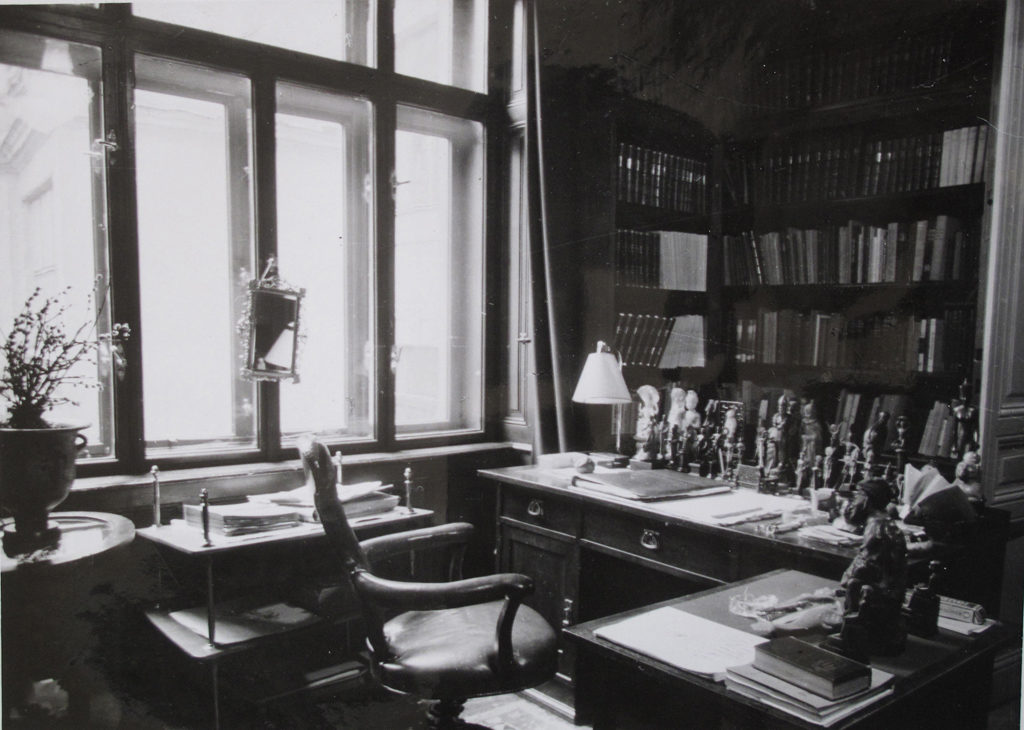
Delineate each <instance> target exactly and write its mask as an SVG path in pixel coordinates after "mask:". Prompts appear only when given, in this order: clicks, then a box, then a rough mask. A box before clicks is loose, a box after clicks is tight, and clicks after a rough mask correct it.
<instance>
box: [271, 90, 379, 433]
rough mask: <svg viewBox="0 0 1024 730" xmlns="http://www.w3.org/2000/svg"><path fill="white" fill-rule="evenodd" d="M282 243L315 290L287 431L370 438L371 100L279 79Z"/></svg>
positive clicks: (291, 272)
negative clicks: (281, 82)
mask: <svg viewBox="0 0 1024 730" xmlns="http://www.w3.org/2000/svg"><path fill="white" fill-rule="evenodd" d="M274 126H275V129H276V139H277V251H278V261H279V264H280V270H281V271H282V272H283V273H286V274H287V276H288V277H289V278H293V279H294V281H295V282H296V283H301V285H302V286H303V287H304V288H305V289H306V291H307V295H306V297H305V300H304V301H303V303H302V314H301V327H302V330H303V331H304V332H306V333H308V336H307V337H306V338H305V339H304V343H303V346H302V349H301V355H300V362H299V368H300V372H301V379H300V381H299V382H298V383H293V384H286V385H282V387H281V431H282V434H283V435H285V436H286V437H289V438H290V437H294V436H295V435H296V434H299V433H303V432H308V431H314V432H316V433H317V434H319V436H320V437H321V438H325V439H328V440H331V439H333V438H335V437H339V436H345V437H356V438H359V437H361V438H370V437H371V436H372V435H373V427H374V419H373V415H372V408H373V394H374V392H375V391H376V388H375V386H374V375H375V373H374V360H373V353H374V351H375V341H374V323H375V320H374V318H373V316H372V315H373V313H374V311H375V306H374V303H375V292H374V287H373V274H374V266H373V262H374V256H373V235H372V231H373V226H372V220H373V217H372V213H373V206H372V203H373V199H372V195H371V191H372V187H371V186H370V185H369V180H370V153H371V115H370V104H369V102H367V101H366V100H363V99H357V98H354V97H351V96H345V95H341V94H332V93H328V92H323V91H314V90H312V89H307V88H303V87H301V86H295V85H293V84H278V87H277V116H276V118H275V125H274Z"/></svg>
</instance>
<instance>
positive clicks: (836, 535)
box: [797, 525, 864, 547]
mask: <svg viewBox="0 0 1024 730" xmlns="http://www.w3.org/2000/svg"><path fill="white" fill-rule="evenodd" d="M797 534H798V535H800V537H807V538H810V539H811V540H818V541H819V542H827V543H828V544H829V545H838V546H840V547H853V546H854V545H860V544H861V543H862V542H864V537H863V536H862V535H855V534H853V533H852V532H847V531H846V530H840V529H839V528H838V527H833V526H832V525H807V526H806V527H801V528H800V529H799V530H798V531H797Z"/></svg>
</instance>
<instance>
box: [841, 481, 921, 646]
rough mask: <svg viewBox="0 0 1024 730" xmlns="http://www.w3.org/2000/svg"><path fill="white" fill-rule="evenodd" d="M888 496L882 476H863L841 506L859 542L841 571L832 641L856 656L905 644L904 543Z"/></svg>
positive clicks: (905, 549)
mask: <svg viewBox="0 0 1024 730" xmlns="http://www.w3.org/2000/svg"><path fill="white" fill-rule="evenodd" d="M890 494H891V491H890V487H889V484H888V483H886V482H885V481H884V480H882V479H867V480H864V481H862V482H860V483H859V484H858V485H857V490H856V492H855V494H854V496H853V498H852V499H851V500H850V502H849V503H848V504H847V505H846V507H845V508H844V509H843V518H844V519H845V520H846V522H847V523H848V524H849V525H852V526H853V527H855V528H857V529H858V530H861V531H863V535H864V542H863V544H862V545H861V548H860V550H859V551H858V552H857V555H856V556H855V557H854V558H853V561H852V562H851V563H850V566H849V567H848V568H847V569H846V572H845V573H843V578H842V581H841V584H842V588H843V591H844V593H845V600H844V612H843V628H842V629H841V631H840V633H839V635H838V638H837V639H833V642H834V643H835V647H834V648H836V649H839V650H840V651H842V652H843V653H845V654H848V655H850V656H853V657H859V658H862V659H863V658H866V657H867V656H870V655H874V654H878V655H883V656H893V655H895V654H899V653H900V652H902V651H903V648H904V646H905V643H906V633H907V631H906V621H905V619H904V617H903V614H902V606H903V602H904V598H905V595H904V594H905V589H906V583H907V543H906V539H905V538H904V537H903V533H902V531H900V529H899V527H898V526H897V525H896V522H895V521H894V520H893V519H892V518H891V517H890V516H889V513H888V510H887V507H888V504H889V498H890Z"/></svg>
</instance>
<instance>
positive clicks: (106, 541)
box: [0, 512, 135, 713]
mask: <svg viewBox="0 0 1024 730" xmlns="http://www.w3.org/2000/svg"><path fill="white" fill-rule="evenodd" d="M8 522H10V520H4V521H0V526H5V525H6V524H7V523H8ZM50 522H51V523H55V524H56V525H57V526H58V527H59V528H60V541H59V542H58V543H57V544H56V545H55V546H53V547H50V548H46V549H41V550H35V551H32V552H28V553H24V554H22V555H17V556H13V557H12V556H8V555H5V554H2V553H0V584H2V591H3V602H2V604H0V616H2V617H0V626H2V641H3V694H4V697H3V699H4V703H3V704H4V712H5V713H7V712H10V711H11V709H12V708H17V707H18V706H19V705H24V704H25V703H26V702H27V701H28V700H29V698H30V697H31V692H32V684H33V682H35V681H37V680H41V679H58V680H59V679H62V677H60V676H58V675H60V674H61V672H62V671H63V669H64V668H65V667H67V666H68V665H69V663H70V662H71V660H72V659H73V658H74V657H75V656H76V655H77V653H78V652H79V651H80V650H82V649H83V648H84V647H87V646H88V645H89V639H90V635H89V631H88V627H87V626H85V625H84V624H83V623H82V622H81V620H80V619H78V618H76V614H77V613H79V612H80V611H81V610H82V602H83V601H85V600H87V599H88V594H89V591H90V590H91V588H92V587H93V582H94V581H93V576H91V575H90V571H91V569H92V568H94V567H97V566H98V565H99V564H100V563H102V562H104V561H106V560H107V559H108V558H109V557H110V556H111V553H113V552H114V551H115V550H118V549H122V548H124V547H125V546H127V545H128V544H129V543H130V542H131V541H132V540H133V539H134V537H135V527H134V526H133V525H132V523H131V521H130V520H128V519H127V518H125V517H121V516H119V515H114V514H106V513H102V512H53V513H51V514H50ZM70 702H71V704H72V705H73V704H74V699H73V698H72V699H71V701H70Z"/></svg>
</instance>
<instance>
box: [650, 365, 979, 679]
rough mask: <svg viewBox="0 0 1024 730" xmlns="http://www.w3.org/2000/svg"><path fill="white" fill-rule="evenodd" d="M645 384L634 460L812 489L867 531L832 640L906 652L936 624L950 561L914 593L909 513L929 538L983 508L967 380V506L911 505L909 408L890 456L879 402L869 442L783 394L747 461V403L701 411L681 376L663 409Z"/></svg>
mask: <svg viewBox="0 0 1024 730" xmlns="http://www.w3.org/2000/svg"><path fill="white" fill-rule="evenodd" d="M637 395H638V397H639V399H640V410H639V416H638V419H637V427H636V431H635V434H634V438H635V440H636V445H637V450H636V454H635V455H634V456H633V457H632V459H631V460H630V466H631V468H634V469H646V468H666V469H674V470H676V471H680V472H687V473H695V474H700V475H701V476H704V477H709V478H713V479H718V480H722V481H726V482H732V483H734V484H735V485H737V486H739V485H745V486H750V487H756V488H757V490H758V491H760V492H766V493H771V494H782V495H794V496H796V495H799V496H802V497H806V498H807V499H808V500H809V501H810V503H811V504H810V506H811V512H812V513H816V514H817V515H818V516H819V518H824V519H827V520H828V521H829V522H831V523H832V524H835V525H837V526H841V527H842V528H843V529H845V530H849V531H850V532H852V533H854V534H859V535H862V536H863V541H862V543H861V547H860V548H859V551H858V553H857V555H856V556H855V557H854V559H853V561H852V562H851V564H850V566H849V568H848V569H847V570H846V572H845V573H844V575H843V578H842V581H841V588H840V590H839V592H838V594H837V597H838V600H840V601H841V604H842V611H841V614H842V615H841V625H839V626H837V628H838V631H837V632H836V633H835V634H834V635H833V636H832V637H831V638H830V641H829V648H832V649H834V650H836V651H840V652H841V653H844V654H846V655H848V656H852V657H854V658H858V659H862V660H864V659H866V657H868V656H870V655H872V654H878V655H894V654H899V653H900V652H902V651H903V648H904V644H905V640H906V635H907V632H908V631H910V632H912V633H915V634H918V635H931V634H934V633H935V631H936V630H937V617H938V607H939V599H938V593H937V592H936V582H937V579H938V576H939V574H940V573H941V570H942V566H941V565H940V564H939V563H937V562H932V563H930V566H929V567H930V575H929V577H928V579H927V580H926V581H923V582H922V583H920V584H918V585H916V586H914V587H913V590H912V592H911V594H910V600H909V602H908V601H907V600H906V589H907V554H908V545H907V538H906V536H905V534H904V531H903V530H901V529H900V527H899V520H900V519H902V520H903V521H904V522H906V523H908V524H918V525H925V526H926V537H925V538H924V539H925V540H927V539H930V537H931V536H932V535H937V536H943V532H945V535H944V536H950V535H951V530H952V529H954V528H955V527H956V525H954V524H953V523H956V522H957V520H958V519H960V522H959V523H958V524H960V526H961V527H962V525H963V519H961V518H965V516H966V521H968V522H971V521H972V519H971V518H973V513H974V510H976V509H980V508H981V507H982V506H983V502H982V497H981V489H980V477H981V475H980V463H979V458H978V452H977V448H978V444H977V432H976V428H977V426H976V420H977V409H976V408H974V407H973V406H971V405H969V401H968V399H967V397H966V395H965V392H964V388H963V387H962V388H961V391H960V394H959V398H958V399H956V400H954V402H953V403H952V404H951V405H950V408H951V411H952V413H953V416H954V418H955V422H956V434H955V438H954V443H953V449H954V451H953V455H954V456H955V457H956V458H958V459H959V463H958V464H957V466H956V480H955V482H953V484H952V486H953V487H955V488H956V489H954V490H952V491H954V492H955V493H956V495H957V496H956V499H958V500H961V501H962V503H963V505H966V506H962V507H960V509H959V511H958V510H953V511H949V510H947V511H946V512H945V513H944V514H943V515H935V514H934V513H928V512H924V511H922V510H921V508H920V506H914V507H911V508H910V509H908V502H909V501H910V500H908V499H907V495H906V494H905V492H904V490H905V487H906V482H905V468H906V465H907V453H908V449H907V444H906V434H907V419H906V417H904V416H899V417H897V418H896V419H895V422H894V424H893V426H894V427H895V431H896V434H897V436H896V438H895V439H894V441H893V443H892V444H891V451H892V453H893V454H894V458H887V459H882V452H883V448H884V447H885V445H886V439H887V434H888V431H889V426H890V419H891V415H890V414H889V413H887V412H885V411H880V412H878V414H877V415H876V417H875V420H874V422H873V423H871V424H869V425H868V427H867V428H866V429H865V430H864V433H863V434H862V438H861V440H860V442H859V443H857V442H855V441H854V440H853V437H852V434H848V438H847V440H845V441H843V440H841V439H840V437H839V432H840V429H839V426H838V425H837V424H836V425H830V426H828V427H827V428H826V426H825V425H824V424H823V423H822V422H821V420H820V419H819V418H818V415H817V411H816V407H815V403H814V401H813V400H812V399H804V400H803V401H802V402H801V401H800V400H798V399H797V398H795V397H791V396H787V395H783V396H781V397H780V398H779V399H778V404H777V409H776V411H775V413H774V414H773V415H772V417H771V419H770V422H768V423H764V424H762V425H761V426H760V427H759V428H758V431H757V435H756V441H755V442H756V459H755V464H754V465H750V464H745V463H744V461H743V456H744V452H745V448H744V443H743V438H742V434H743V429H742V422H741V418H742V417H741V412H742V411H741V409H742V404H741V403H734V402H723V401H714V400H711V401H708V402H707V403H706V404H705V408H704V412H703V413H701V411H700V410H699V409H698V406H699V398H698V395H697V393H696V391H694V390H687V389H684V388H680V387H673V388H672V389H671V390H670V392H669V403H668V409H667V412H666V413H664V414H662V409H661V404H660V400H661V398H660V392H659V390H658V389H657V388H655V387H654V386H651V385H642V386H640V388H639V389H638V390H637ZM965 510H966V511H965ZM950 515H952V517H950ZM944 518H945V521H944ZM922 547H923V546H922Z"/></svg>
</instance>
